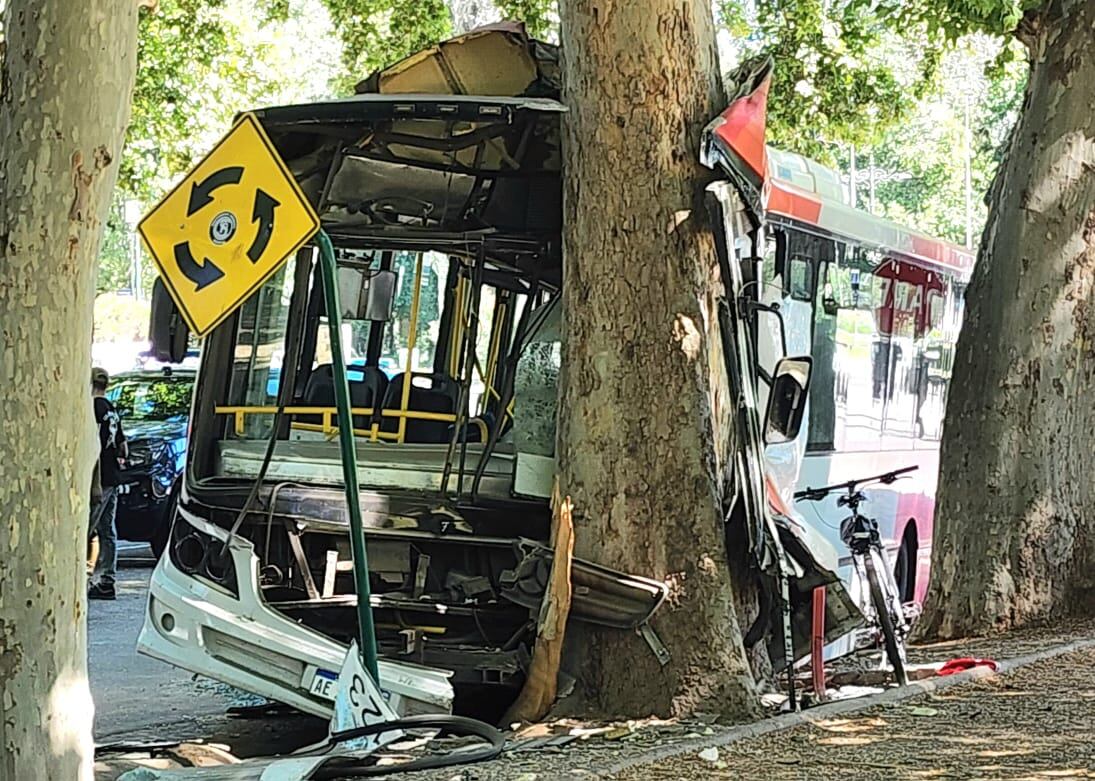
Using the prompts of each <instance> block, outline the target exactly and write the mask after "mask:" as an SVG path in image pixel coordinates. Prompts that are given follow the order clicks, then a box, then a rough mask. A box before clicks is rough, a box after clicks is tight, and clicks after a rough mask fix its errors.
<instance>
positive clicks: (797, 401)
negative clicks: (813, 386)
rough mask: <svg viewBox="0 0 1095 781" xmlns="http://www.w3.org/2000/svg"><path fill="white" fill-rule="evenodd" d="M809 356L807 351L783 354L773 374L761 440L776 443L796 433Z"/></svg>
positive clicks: (803, 403)
mask: <svg viewBox="0 0 1095 781" xmlns="http://www.w3.org/2000/svg"><path fill="white" fill-rule="evenodd" d="M812 363H813V362H812V360H811V359H810V357H809V356H808V355H801V356H798V357H794V358H783V359H781V360H780V362H779V363H777V364H776V370H775V372H773V374H772V387H771V389H770V390H769V392H768V411H767V412H766V413H765V416H764V444H765V445H779V444H782V443H784V442H791V441H793V440H794V439H795V438H796V437H798V432H799V429H800V428H802V419H803V418H804V417H805V415H806V398H807V396H806V391H807V390H809V388H810V369H811V367H812Z"/></svg>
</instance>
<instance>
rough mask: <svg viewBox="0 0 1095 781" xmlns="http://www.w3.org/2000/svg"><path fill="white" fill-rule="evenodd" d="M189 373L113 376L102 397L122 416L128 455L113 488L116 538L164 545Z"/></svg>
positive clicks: (155, 547)
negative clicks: (119, 481) (115, 494)
mask: <svg viewBox="0 0 1095 781" xmlns="http://www.w3.org/2000/svg"><path fill="white" fill-rule="evenodd" d="M193 389H194V372H193V371H187V370H179V369H171V368H165V369H162V370H159V371H133V372H125V373H123V374H118V375H116V376H115V377H114V378H113V380H112V381H111V384H110V387H109V388H107V392H106V397H107V398H108V399H109V400H110V401H111V403H113V404H114V406H115V408H116V409H117V410H118V414H119V415H120V416H121V418H122V428H123V430H124V431H125V434H126V438H127V439H128V441H129V457H128V458H127V459H126V462H125V465H124V467H123V469H122V482H121V484H120V485H119V487H118V492H119V496H118V515H117V524H118V537H119V538H120V539H123V540H131V541H134V542H148V543H149V544H150V545H151V546H152V551H153V552H154V553H155V554H156V556H157V557H158V556H159V555H160V554H161V553H162V552H163V549H164V548H165V547H166V545H167V539H168V533H169V532H170V527H171V516H172V513H173V510H174V506H175V502H176V501H177V499H178V478H179V476H180V475H181V474H182V470H183V468H184V465H185V462H186V433H187V432H186V424H187V418H188V416H189V413H190V397H191V395H192V393H193Z"/></svg>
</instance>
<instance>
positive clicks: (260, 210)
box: [247, 190, 281, 263]
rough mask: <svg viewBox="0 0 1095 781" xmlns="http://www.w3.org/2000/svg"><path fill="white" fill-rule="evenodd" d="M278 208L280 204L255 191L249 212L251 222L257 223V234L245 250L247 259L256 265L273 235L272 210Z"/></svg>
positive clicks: (260, 191)
mask: <svg viewBox="0 0 1095 781" xmlns="http://www.w3.org/2000/svg"><path fill="white" fill-rule="evenodd" d="M279 206H281V204H280V203H278V202H277V201H275V200H274V199H273V198H272V197H270V196H269V195H267V194H266V193H264V192H263V191H262V190H256V191H255V208H254V209H253V210H252V211H251V222H258V224H259V232H258V233H257V234H255V240H254V241H252V242H251V248H250V249H249V250H247V257H249V258H251V262H252V263H258V262H259V258H261V257H262V253H264V252H266V246H267V245H268V244H269V243H270V236H272V235H273V233H274V209H276V208H277V207H279Z"/></svg>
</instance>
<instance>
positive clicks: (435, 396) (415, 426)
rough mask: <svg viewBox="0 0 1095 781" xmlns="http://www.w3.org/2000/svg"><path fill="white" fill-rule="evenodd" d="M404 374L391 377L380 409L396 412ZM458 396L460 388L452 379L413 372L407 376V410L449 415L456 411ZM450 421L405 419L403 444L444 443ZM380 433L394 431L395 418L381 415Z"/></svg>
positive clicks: (397, 427)
mask: <svg viewBox="0 0 1095 781" xmlns="http://www.w3.org/2000/svg"><path fill="white" fill-rule="evenodd" d="M406 377H407V374H406V372H401V373H400V374H397V375H396V376H395V377H393V378H392V380H391V382H390V383H389V384H388V392H387V394H386V395H385V396H384V409H399V407H400V404H401V402H402V400H403V383H404V382H405V381H406ZM459 397H460V385H459V384H458V383H457V382H456V380H454V379H453V378H452V377H449V376H447V375H444V374H429V373H427V372H415V373H414V374H412V375H411V391H410V396H409V397H408V401H407V409H408V410H413V411H414V412H437V413H441V414H445V415H452V414H454V413H455V412H456V403H457V401H458V399H459ZM451 425H452V424H451V422H449V421H445V420H416V419H414V418H407V427H406V429H404V437H403V441H404V442H419V443H423V442H433V443H442V442H448V434H449V431H450V426H451ZM380 428H381V430H382V431H389V432H393V431H398V430H399V418H396V417H389V416H384V417H383V418H382V419H381V422H380Z"/></svg>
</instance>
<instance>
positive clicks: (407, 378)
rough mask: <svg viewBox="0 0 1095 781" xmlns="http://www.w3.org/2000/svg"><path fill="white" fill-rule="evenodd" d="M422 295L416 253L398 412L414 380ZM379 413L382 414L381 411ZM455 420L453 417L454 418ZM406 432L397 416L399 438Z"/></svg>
mask: <svg viewBox="0 0 1095 781" xmlns="http://www.w3.org/2000/svg"><path fill="white" fill-rule="evenodd" d="M421 296H422V253H421V252H419V253H418V261H417V262H416V263H415V265H414V290H413V292H412V293H411V323H410V325H411V332H410V333H409V334H407V366H406V368H405V369H404V370H403V394H402V398H401V399H400V400H399V410H400V412H407V405H408V404H409V403H410V401H411V383H412V382H413V381H414V346H415V342H416V341H417V337H418V304H419V302H420V300H421ZM381 414H384V413H383V412H382V413H381ZM454 420H455V418H454ZM406 433H407V418H406V416H405V415H400V416H399V439H398V440H397V441H399V442H402V441H403V437H404V435H405V434H406Z"/></svg>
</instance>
